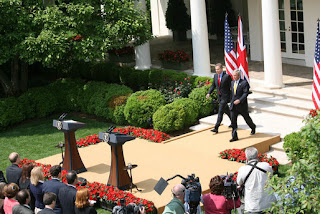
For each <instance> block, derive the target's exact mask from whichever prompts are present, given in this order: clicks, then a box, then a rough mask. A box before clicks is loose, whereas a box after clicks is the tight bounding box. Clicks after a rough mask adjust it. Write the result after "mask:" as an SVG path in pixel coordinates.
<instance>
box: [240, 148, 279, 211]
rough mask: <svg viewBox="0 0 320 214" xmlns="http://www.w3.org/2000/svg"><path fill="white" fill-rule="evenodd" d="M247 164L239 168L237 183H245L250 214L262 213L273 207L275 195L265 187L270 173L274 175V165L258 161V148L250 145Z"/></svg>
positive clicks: (247, 150) (246, 201)
mask: <svg viewBox="0 0 320 214" xmlns="http://www.w3.org/2000/svg"><path fill="white" fill-rule="evenodd" d="M245 154H246V163H247V164H246V165H245V166H242V167H241V168H240V169H239V172H238V177H237V183H238V185H239V186H242V185H244V207H245V211H246V212H247V213H249V214H261V213H263V211H264V210H266V209H268V208H270V207H271V205H272V202H274V201H275V196H274V195H273V194H269V192H270V190H271V189H265V185H266V182H267V180H268V174H270V176H272V173H273V170H272V167H271V166H270V165H269V164H268V163H266V162H259V161H258V150H257V149H256V148H254V147H249V148H247V149H246V150H245Z"/></svg>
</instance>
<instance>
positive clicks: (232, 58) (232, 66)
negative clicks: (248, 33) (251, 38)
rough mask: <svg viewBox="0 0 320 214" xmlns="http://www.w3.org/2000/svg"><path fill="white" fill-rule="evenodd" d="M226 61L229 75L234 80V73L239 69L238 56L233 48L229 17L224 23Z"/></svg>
mask: <svg viewBox="0 0 320 214" xmlns="http://www.w3.org/2000/svg"><path fill="white" fill-rule="evenodd" d="M224 61H225V64H226V70H227V73H228V74H229V75H230V76H231V78H232V72H233V71H234V70H236V69H237V68H238V66H237V56H236V52H235V50H234V47H233V41H232V36H231V32H230V27H229V23H228V15H226V19H225V21H224Z"/></svg>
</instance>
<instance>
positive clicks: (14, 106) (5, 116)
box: [0, 97, 27, 130]
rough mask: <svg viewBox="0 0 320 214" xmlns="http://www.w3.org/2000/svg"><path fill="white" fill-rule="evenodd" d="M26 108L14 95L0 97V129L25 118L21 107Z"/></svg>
mask: <svg viewBox="0 0 320 214" xmlns="http://www.w3.org/2000/svg"><path fill="white" fill-rule="evenodd" d="M23 108H27V106H23V105H22V104H21V103H19V101H18V99H17V98H15V97H9V98H3V99H0V112H1V114H0V130H4V129H5V128H6V127H8V126H10V125H13V124H15V123H18V122H21V121H23V120H24V119H26V115H24V114H23V112H22V109H23Z"/></svg>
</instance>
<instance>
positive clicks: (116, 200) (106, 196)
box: [19, 159, 155, 213]
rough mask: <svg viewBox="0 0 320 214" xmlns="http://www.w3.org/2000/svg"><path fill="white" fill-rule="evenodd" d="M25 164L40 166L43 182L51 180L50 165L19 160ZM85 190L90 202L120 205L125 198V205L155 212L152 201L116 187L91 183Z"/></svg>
mask: <svg viewBox="0 0 320 214" xmlns="http://www.w3.org/2000/svg"><path fill="white" fill-rule="evenodd" d="M26 163H32V164H33V165H34V166H41V167H42V168H43V173H44V177H45V180H50V179H51V175H50V173H49V170H50V168H51V165H50V164H48V165H45V164H41V163H36V162H35V161H33V160H28V159H23V160H21V163H20V164H19V167H22V165H24V164H26ZM66 174H67V171H66V170H62V172H61V180H62V182H64V183H67V180H66ZM80 188H83V187H82V186H79V185H77V189H80ZM85 188H88V189H89V191H90V200H95V201H97V200H99V201H105V202H107V203H109V204H112V205H120V199H121V198H125V199H126V204H129V203H136V204H139V203H142V204H143V205H144V206H145V209H146V212H148V213H149V212H153V211H155V207H154V204H153V202H152V201H148V200H146V199H142V198H137V197H135V196H134V195H132V194H131V193H129V192H124V191H122V190H119V189H118V188H117V187H114V186H107V185H106V184H101V183H98V182H93V183H90V182H88V183H87V185H86V186H85Z"/></svg>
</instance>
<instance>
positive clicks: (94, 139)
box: [77, 134, 100, 147]
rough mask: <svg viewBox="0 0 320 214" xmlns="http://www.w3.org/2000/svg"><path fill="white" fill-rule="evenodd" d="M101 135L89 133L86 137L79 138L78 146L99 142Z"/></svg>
mask: <svg viewBox="0 0 320 214" xmlns="http://www.w3.org/2000/svg"><path fill="white" fill-rule="evenodd" d="M99 142H100V141H99V136H98V135H97V134H94V135H88V136H87V137H85V138H79V140H78V141H77V146H78V147H86V146H89V145H93V144H97V143H99Z"/></svg>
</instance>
